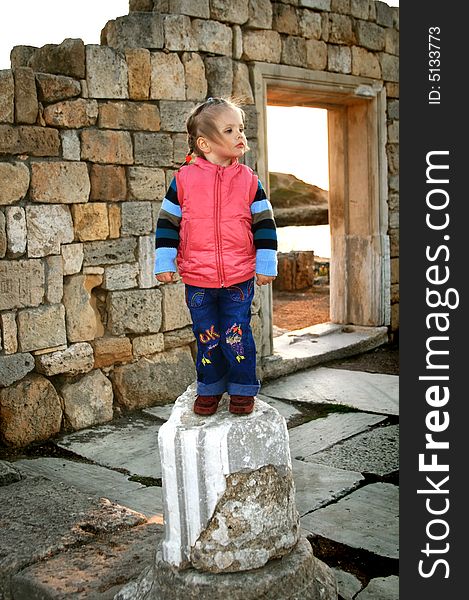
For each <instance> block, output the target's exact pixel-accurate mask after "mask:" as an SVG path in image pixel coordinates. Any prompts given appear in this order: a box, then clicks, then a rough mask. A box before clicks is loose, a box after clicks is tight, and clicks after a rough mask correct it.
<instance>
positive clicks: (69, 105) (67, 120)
mask: <svg viewBox="0 0 469 600" xmlns="http://www.w3.org/2000/svg"><path fill="white" fill-rule="evenodd" d="M97 118H98V103H97V102H96V100H85V99H84V98H78V99H76V100H64V101H63V102H56V103H55V104H50V105H49V106H46V108H45V109H44V121H45V123H46V125H50V126H51V127H61V128H69V129H80V128H81V127H92V126H93V125H95V124H96V121H97Z"/></svg>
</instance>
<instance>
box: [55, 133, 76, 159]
mask: <svg viewBox="0 0 469 600" xmlns="http://www.w3.org/2000/svg"><path fill="white" fill-rule="evenodd" d="M60 138H61V140H62V157H63V158H64V159H65V160H73V161H79V160H80V156H81V149H80V138H79V136H78V131H76V130H71V129H63V130H62V131H61V132H60Z"/></svg>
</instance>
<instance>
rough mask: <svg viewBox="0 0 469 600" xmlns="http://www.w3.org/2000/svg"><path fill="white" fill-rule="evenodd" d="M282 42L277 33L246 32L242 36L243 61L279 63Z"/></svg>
mask: <svg viewBox="0 0 469 600" xmlns="http://www.w3.org/2000/svg"><path fill="white" fill-rule="evenodd" d="M281 53H282V42H281V38H280V34H279V33H278V32H277V31H262V30H258V31H257V30H252V31H251V30H248V31H245V32H244V34H243V56H242V58H243V59H244V60H258V61H265V62H270V63H279V62H280V56H281Z"/></svg>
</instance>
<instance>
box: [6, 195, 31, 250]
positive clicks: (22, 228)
mask: <svg viewBox="0 0 469 600" xmlns="http://www.w3.org/2000/svg"><path fill="white" fill-rule="evenodd" d="M5 224H6V232H7V254H8V256H9V257H10V258H18V257H19V256H22V255H23V254H24V253H25V252H26V242H27V239H26V237H27V236H26V213H25V211H24V208H22V207H21V206H7V207H6V209H5Z"/></svg>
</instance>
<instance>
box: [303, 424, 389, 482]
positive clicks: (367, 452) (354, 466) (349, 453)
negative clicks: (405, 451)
mask: <svg viewBox="0 0 469 600" xmlns="http://www.w3.org/2000/svg"><path fill="white" fill-rule="evenodd" d="M307 460H312V461H314V462H315V463H322V464H325V465H330V466H331V467H338V468H340V469H349V470H351V471H359V472H360V473H373V474H375V475H381V476H383V475H389V474H390V473H393V472H394V471H398V470H399V425H390V426H388V427H376V429H373V430H371V431H367V432H365V433H360V434H358V435H356V436H354V437H353V438H351V439H348V440H344V441H343V442H341V443H340V444H336V445H335V446H333V447H332V448H328V449H327V450H323V451H322V452H318V453H317V454H315V455H314V456H312V457H309V458H308V459H307Z"/></svg>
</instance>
